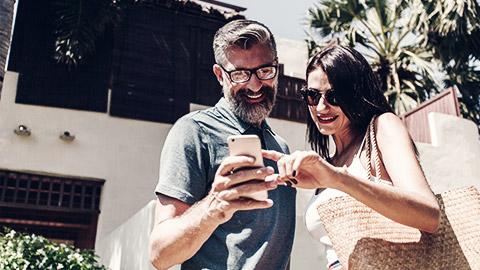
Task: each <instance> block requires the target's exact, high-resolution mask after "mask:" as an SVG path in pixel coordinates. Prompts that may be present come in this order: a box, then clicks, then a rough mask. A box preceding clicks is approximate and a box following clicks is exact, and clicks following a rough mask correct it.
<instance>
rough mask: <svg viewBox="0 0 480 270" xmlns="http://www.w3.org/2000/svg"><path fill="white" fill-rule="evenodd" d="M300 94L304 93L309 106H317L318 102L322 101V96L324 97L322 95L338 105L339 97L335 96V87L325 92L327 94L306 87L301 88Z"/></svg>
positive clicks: (331, 103) (330, 102)
mask: <svg viewBox="0 0 480 270" xmlns="http://www.w3.org/2000/svg"><path fill="white" fill-rule="evenodd" d="M300 94H302V98H303V101H305V103H307V105H309V106H317V105H318V102H320V98H322V95H323V96H324V98H325V100H327V102H328V103H329V104H330V105H332V106H338V101H337V97H336V96H335V92H334V90H333V89H329V90H327V91H326V92H325V94H323V93H322V92H320V91H318V90H316V89H312V88H306V87H304V88H302V89H300Z"/></svg>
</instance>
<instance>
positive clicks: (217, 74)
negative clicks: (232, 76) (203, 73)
mask: <svg viewBox="0 0 480 270" xmlns="http://www.w3.org/2000/svg"><path fill="white" fill-rule="evenodd" d="M213 73H215V77H217V81H218V82H219V83H220V85H221V86H223V72H222V68H221V67H220V65H218V64H214V65H213Z"/></svg>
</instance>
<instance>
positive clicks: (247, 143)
mask: <svg viewBox="0 0 480 270" xmlns="http://www.w3.org/2000/svg"><path fill="white" fill-rule="evenodd" d="M227 143H228V151H229V153H230V156H251V157H254V158H255V163H254V164H253V166H248V167H241V168H234V171H236V170H240V169H251V168H259V167H263V157H262V152H261V149H262V144H261V142H260V138H258V136H257V135H232V136H229V137H228V139H227ZM252 181H257V180H252ZM258 181H264V180H263V179H262V180H258ZM246 197H248V198H251V199H254V200H260V201H261V200H266V199H268V191H266V190H262V191H259V192H255V193H251V194H249V195H248V196H246Z"/></svg>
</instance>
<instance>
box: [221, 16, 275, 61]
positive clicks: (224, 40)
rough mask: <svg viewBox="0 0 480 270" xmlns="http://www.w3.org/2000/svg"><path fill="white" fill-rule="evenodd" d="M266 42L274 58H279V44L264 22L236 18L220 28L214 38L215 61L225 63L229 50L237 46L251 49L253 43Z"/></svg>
mask: <svg viewBox="0 0 480 270" xmlns="http://www.w3.org/2000/svg"><path fill="white" fill-rule="evenodd" d="M257 44H266V45H267V46H268V47H269V48H270V51H271V53H272V56H273V57H274V58H277V45H276V43H275V38H274V37H273V34H272V32H271V31H270V29H268V27H266V26H265V25H264V24H262V23H259V22H257V21H252V20H243V19H242V20H234V21H231V22H229V23H227V24H226V25H224V26H223V27H222V28H220V29H218V31H217V33H215V37H214V38H213V52H214V54H215V62H216V63H217V64H220V65H224V64H225V62H226V58H227V56H226V53H227V50H228V49H230V48H231V47H233V46H235V47H238V48H242V49H244V50H249V49H250V48H251V47H252V46H253V45H257Z"/></svg>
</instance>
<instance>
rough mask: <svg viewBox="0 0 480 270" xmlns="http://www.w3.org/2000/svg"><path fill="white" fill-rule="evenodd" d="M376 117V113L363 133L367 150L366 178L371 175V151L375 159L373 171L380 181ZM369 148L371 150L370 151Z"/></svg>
mask: <svg viewBox="0 0 480 270" xmlns="http://www.w3.org/2000/svg"><path fill="white" fill-rule="evenodd" d="M376 118H377V116H376V115H374V116H373V117H372V120H371V121H370V124H369V125H368V127H367V132H366V134H365V137H366V138H367V139H366V148H367V149H366V151H367V179H368V180H370V177H371V176H372V167H371V163H372V161H371V155H372V153H371V152H373V158H374V160H375V173H376V179H377V182H379V181H380V179H381V178H382V175H381V173H380V158H379V157H378V146H377V139H376V136H375V119H376ZM370 149H371V151H370Z"/></svg>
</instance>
